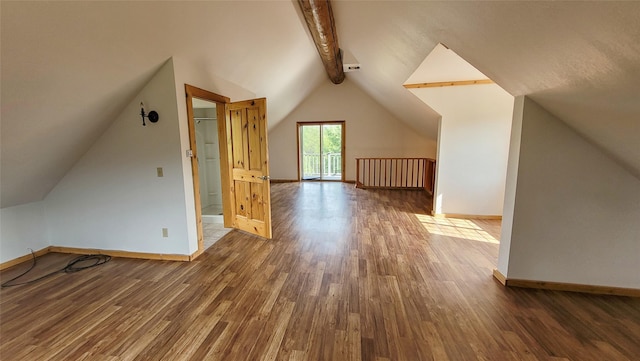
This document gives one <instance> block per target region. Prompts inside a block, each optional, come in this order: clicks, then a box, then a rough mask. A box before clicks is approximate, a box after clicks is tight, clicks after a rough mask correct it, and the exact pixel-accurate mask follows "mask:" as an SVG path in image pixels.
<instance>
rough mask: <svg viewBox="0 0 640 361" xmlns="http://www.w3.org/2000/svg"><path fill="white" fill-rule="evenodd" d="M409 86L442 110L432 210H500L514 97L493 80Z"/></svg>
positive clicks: (488, 212) (492, 213) (466, 212)
mask: <svg viewBox="0 0 640 361" xmlns="http://www.w3.org/2000/svg"><path fill="white" fill-rule="evenodd" d="M411 91H412V92H413V93H414V94H415V95H416V96H417V97H418V98H420V99H421V100H422V101H424V102H425V103H426V104H427V105H429V106H430V107H432V108H433V109H434V110H436V111H437V112H438V113H440V114H441V115H442V119H441V120H440V127H439V136H438V162H437V164H436V166H437V170H436V190H435V194H436V197H435V207H434V212H435V213H438V214H464V215H482V216H495V215H502V206H503V202H504V190H505V179H506V171H507V160H508V153H509V134H510V131H511V118H512V114H513V97H512V96H511V95H510V94H509V93H507V92H506V91H504V90H503V89H502V88H500V87H499V86H498V85H495V84H487V85H471V86H452V87H441V88H421V89H412V90H411Z"/></svg>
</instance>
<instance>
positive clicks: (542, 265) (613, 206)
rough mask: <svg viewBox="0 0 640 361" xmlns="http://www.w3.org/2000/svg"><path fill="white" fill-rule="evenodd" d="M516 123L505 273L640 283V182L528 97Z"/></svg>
mask: <svg viewBox="0 0 640 361" xmlns="http://www.w3.org/2000/svg"><path fill="white" fill-rule="evenodd" d="M516 113H517V112H516ZM516 115H517V114H516ZM603 121H606V119H603ZM521 122H522V133H521V143H520V149H519V153H520V156H519V164H518V178H517V184H516V192H515V198H514V199H513V200H511V199H509V201H513V203H514V204H513V206H512V207H513V216H512V218H513V224H512V230H511V238H510V250H509V254H504V253H503V252H502V251H503V250H502V249H501V253H500V257H499V264H500V265H502V264H503V263H504V259H505V258H507V259H508V261H507V262H508V267H507V268H506V272H507V273H506V274H505V275H506V276H507V277H508V278H512V279H526V280H539V281H551V282H565V283H576V284H588V285H600V286H610V287H626V288H636V289H640V272H639V271H638V265H640V222H638V220H640V181H638V179H637V178H635V177H634V176H632V175H631V174H630V173H629V172H628V171H626V170H625V169H624V168H623V167H621V166H620V165H619V164H618V163H616V162H614V161H613V160H612V159H611V158H609V157H608V156H607V155H605V154H604V153H603V152H602V151H600V149H598V148H596V147H595V146H594V145H592V144H591V143H590V142H588V141H586V140H585V139H584V138H583V137H581V136H580V135H578V134H577V133H576V132H575V131H574V130H572V129H571V128H569V127H568V126H567V125H566V124H565V123H564V122H562V121H560V120H559V119H558V118H556V117H555V116H553V115H552V114H550V113H549V112H547V111H546V110H544V109H543V108H541V107H540V106H539V105H537V104H536V103H535V102H534V101H532V100H531V99H529V98H525V99H524V105H523V110H522V121H521ZM513 147H517V144H516V143H514V144H513ZM506 209H507V207H505V210H506ZM505 219H506V217H505ZM501 268H502V269H501V271H504V270H505V268H504V265H502V266H501Z"/></svg>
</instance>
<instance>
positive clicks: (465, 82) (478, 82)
mask: <svg viewBox="0 0 640 361" xmlns="http://www.w3.org/2000/svg"><path fill="white" fill-rule="evenodd" d="M481 84H493V80H491V79H479V80H455V81H441V82H437V83H418V84H405V85H403V86H404V87H405V88H407V89H416V88H439V87H445V86H459V85H481Z"/></svg>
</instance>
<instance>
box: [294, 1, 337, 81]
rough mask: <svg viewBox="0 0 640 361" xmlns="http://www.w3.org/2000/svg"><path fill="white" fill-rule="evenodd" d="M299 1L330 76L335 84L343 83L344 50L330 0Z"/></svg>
mask: <svg viewBox="0 0 640 361" xmlns="http://www.w3.org/2000/svg"><path fill="white" fill-rule="evenodd" d="M298 3H299V4H300V9H302V14H303V15H304V19H305V21H306V23H307V26H308V27H309V31H310V32H311V37H312V38H313V42H314V43H315V44H316V49H318V53H319V54H320V59H322V64H324V68H325V70H326V71H327V74H328V75H329V78H330V79H331V81H332V82H333V83H334V84H340V83H342V82H343V81H344V69H343V68H342V52H341V51H340V47H339V45H338V33H337V32H336V25H335V21H334V20H333V11H332V10H331V3H330V2H329V0H298Z"/></svg>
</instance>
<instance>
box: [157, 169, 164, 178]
mask: <svg viewBox="0 0 640 361" xmlns="http://www.w3.org/2000/svg"><path fill="white" fill-rule="evenodd" d="M157 171H158V177H164V173H163V171H162V167H158V168H157Z"/></svg>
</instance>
